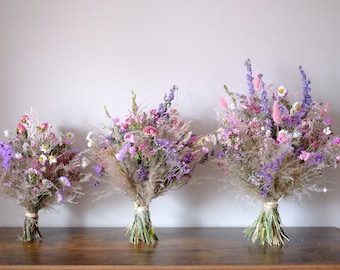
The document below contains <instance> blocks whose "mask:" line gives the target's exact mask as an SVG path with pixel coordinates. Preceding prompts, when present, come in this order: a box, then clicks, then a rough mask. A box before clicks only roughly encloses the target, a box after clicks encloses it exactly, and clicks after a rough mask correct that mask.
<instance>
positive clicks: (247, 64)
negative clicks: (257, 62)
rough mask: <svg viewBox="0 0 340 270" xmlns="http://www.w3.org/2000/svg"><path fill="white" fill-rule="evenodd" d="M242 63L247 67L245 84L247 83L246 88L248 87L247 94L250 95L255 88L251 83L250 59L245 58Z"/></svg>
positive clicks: (252, 78) (252, 94)
mask: <svg viewBox="0 0 340 270" xmlns="http://www.w3.org/2000/svg"><path fill="white" fill-rule="evenodd" d="M244 65H245V66H246V67H247V75H246V77H247V84H248V88H249V94H250V96H254V93H255V90H254V85H253V80H254V77H253V71H252V68H251V61H250V59H247V61H246V62H245V63H244Z"/></svg>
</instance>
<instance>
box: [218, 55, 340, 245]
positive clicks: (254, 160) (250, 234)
mask: <svg viewBox="0 0 340 270" xmlns="http://www.w3.org/2000/svg"><path fill="white" fill-rule="evenodd" d="M246 67H247V82H248V86H249V93H248V94H247V95H245V94H237V93H234V92H232V91H230V90H229V89H228V88H227V87H225V90H226V93H227V94H228V97H229V101H228V102H227V101H226V100H225V99H223V98H221V99H220V102H221V105H222V107H223V108H224V110H223V111H222V112H221V113H220V114H219V124H220V126H219V129H218V130H217V132H216V133H215V135H213V136H216V139H217V142H218V145H219V146H220V150H219V151H218V152H217V154H216V157H215V159H214V161H215V162H216V163H215V164H216V166H217V168H219V169H221V170H223V171H224V172H225V174H226V175H228V174H230V175H231V176H232V177H231V179H230V182H231V183H233V184H234V185H236V186H240V185H241V186H242V187H243V190H244V191H245V192H246V193H247V194H251V193H252V194H254V193H255V196H257V197H260V198H261V199H262V200H263V202H264V205H263V210H262V211H261V213H260V215H259V216H258V218H257V219H256V220H255V222H254V224H253V225H252V226H250V227H249V228H247V229H246V230H245V237H246V238H248V239H251V240H252V241H253V242H257V241H258V240H259V243H260V244H262V245H264V244H265V243H267V244H269V245H284V243H285V241H288V240H289V238H288V236H287V235H286V233H285V232H284V230H283V228H282V223H281V219H280V215H279V212H278V204H279V202H280V200H281V199H282V198H284V197H288V196H297V197H298V198H299V199H301V197H302V195H304V194H309V192H310V191H324V192H326V191H327V188H326V186H325V181H326V179H325V176H324V172H325V170H326V169H327V168H329V167H333V168H335V167H336V166H337V163H338V162H339V159H340V137H339V136H335V135H334V134H333V132H332V119H331V118H329V117H326V112H327V109H328V106H329V104H328V103H327V104H325V105H323V104H321V103H318V102H315V101H313V100H312V97H311V95H310V91H311V88H310V80H308V79H307V77H306V74H305V72H304V70H303V69H302V67H299V70H300V73H301V76H302V84H303V92H302V95H301V96H300V97H299V96H298V95H293V94H291V93H288V90H287V88H285V87H284V86H275V85H272V84H265V83H264V82H263V80H262V78H263V77H262V75H261V74H256V75H253V74H252V67H251V62H250V60H248V61H246ZM228 181H229V180H228Z"/></svg>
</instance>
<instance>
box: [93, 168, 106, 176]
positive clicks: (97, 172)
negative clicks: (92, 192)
mask: <svg viewBox="0 0 340 270" xmlns="http://www.w3.org/2000/svg"><path fill="white" fill-rule="evenodd" d="M93 169H94V171H95V172H96V175H97V176H98V177H99V178H100V177H102V176H103V170H104V168H103V166H100V165H96V166H93Z"/></svg>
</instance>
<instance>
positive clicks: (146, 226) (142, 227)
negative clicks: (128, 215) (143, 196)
mask: <svg viewBox="0 0 340 270" xmlns="http://www.w3.org/2000/svg"><path fill="white" fill-rule="evenodd" d="M128 231H130V243H132V244H135V245H138V244H139V243H141V242H144V243H146V244H153V243H155V242H157V241H158V238H157V235H156V233H155V231H154V229H153V227H152V223H151V219H150V212H149V207H148V206H146V205H143V204H141V203H140V202H139V201H136V202H135V210H134V221H133V223H132V224H131V225H130V226H129V227H128Z"/></svg>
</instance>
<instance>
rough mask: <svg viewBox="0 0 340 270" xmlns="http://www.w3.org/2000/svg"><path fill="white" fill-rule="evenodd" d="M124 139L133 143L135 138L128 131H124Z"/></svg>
mask: <svg viewBox="0 0 340 270" xmlns="http://www.w3.org/2000/svg"><path fill="white" fill-rule="evenodd" d="M124 141H126V142H129V143H135V142H136V138H135V136H134V135H133V134H132V133H130V132H128V133H125V135H124Z"/></svg>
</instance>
